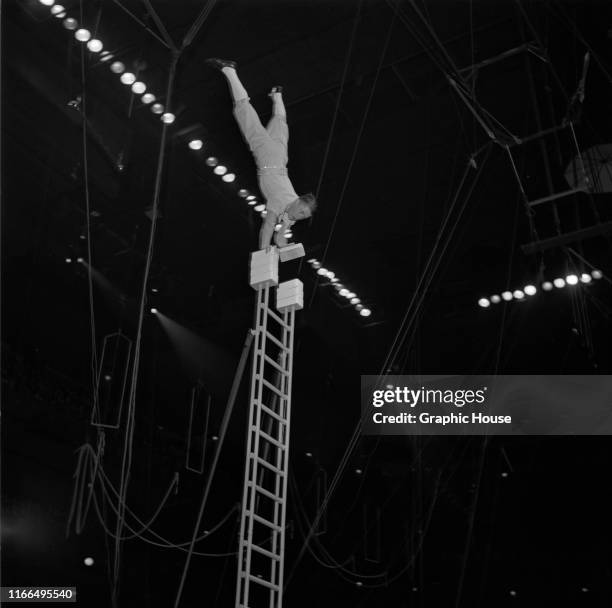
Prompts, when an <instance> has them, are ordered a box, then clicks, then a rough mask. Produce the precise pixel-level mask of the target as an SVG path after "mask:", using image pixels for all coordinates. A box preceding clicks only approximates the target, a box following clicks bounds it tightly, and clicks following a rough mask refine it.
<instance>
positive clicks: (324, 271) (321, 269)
mask: <svg viewBox="0 0 612 608" xmlns="http://www.w3.org/2000/svg"><path fill="white" fill-rule="evenodd" d="M317 274H320V275H321V276H325V275H326V274H327V268H319V270H317Z"/></svg>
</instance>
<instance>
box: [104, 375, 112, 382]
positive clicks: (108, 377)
mask: <svg viewBox="0 0 612 608" xmlns="http://www.w3.org/2000/svg"><path fill="white" fill-rule="evenodd" d="M104 379H105V380H106V381H107V382H110V381H111V380H112V379H113V377H112V376H111V375H110V374H106V375H105V376H104Z"/></svg>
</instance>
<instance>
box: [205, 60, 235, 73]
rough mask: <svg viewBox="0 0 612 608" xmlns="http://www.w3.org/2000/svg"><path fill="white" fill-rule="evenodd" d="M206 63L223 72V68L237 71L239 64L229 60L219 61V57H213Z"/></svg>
mask: <svg viewBox="0 0 612 608" xmlns="http://www.w3.org/2000/svg"><path fill="white" fill-rule="evenodd" d="M206 63H207V64H208V65H209V66H210V67H211V68H215V69H216V70H222V69H223V68H232V69H234V70H235V69H236V68H237V67H238V64H237V63H236V62H235V61H230V60H229V59H219V58H218V57H211V58H210V59H207V60H206Z"/></svg>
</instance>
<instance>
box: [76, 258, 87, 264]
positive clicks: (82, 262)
mask: <svg viewBox="0 0 612 608" xmlns="http://www.w3.org/2000/svg"><path fill="white" fill-rule="evenodd" d="M77 262H78V263H79V264H84V263H85V260H84V259H83V258H77Z"/></svg>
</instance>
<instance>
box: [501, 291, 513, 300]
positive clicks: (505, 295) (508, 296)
mask: <svg viewBox="0 0 612 608" xmlns="http://www.w3.org/2000/svg"><path fill="white" fill-rule="evenodd" d="M501 297H502V300H505V301H506V302H510V300H512V293H511V292H510V291H504V292H502V294H501Z"/></svg>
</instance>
